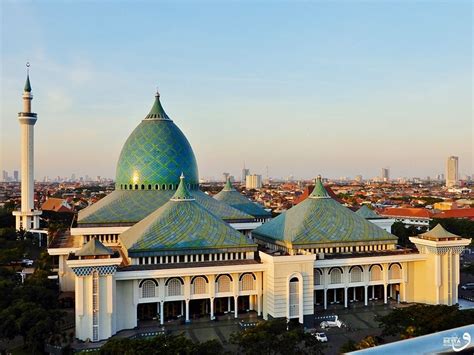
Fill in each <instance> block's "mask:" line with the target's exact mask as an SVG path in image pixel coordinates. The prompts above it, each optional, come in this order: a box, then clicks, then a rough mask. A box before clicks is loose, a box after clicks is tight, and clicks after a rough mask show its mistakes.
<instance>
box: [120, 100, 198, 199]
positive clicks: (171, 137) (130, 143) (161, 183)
mask: <svg viewBox="0 0 474 355" xmlns="http://www.w3.org/2000/svg"><path fill="white" fill-rule="evenodd" d="M181 173H183V174H184V176H186V180H187V183H188V184H189V185H190V187H191V188H197V186H198V183H199V175H198V168H197V164H196V158H195V157H194V152H193V149H192V148H191V145H190V144H189V142H188V140H187V139H186V137H185V136H184V134H183V132H181V130H180V129H179V128H178V126H176V125H175V124H174V123H173V121H172V120H171V119H170V118H169V117H168V115H167V114H166V112H165V111H164V110H163V107H162V106H161V103H160V96H159V94H157V95H156V99H155V103H154V104H153V107H152V108H151V111H150V113H149V114H148V115H147V116H146V118H145V119H144V120H143V121H142V122H141V123H140V124H139V125H138V126H137V128H135V130H134V131H133V132H132V134H131V135H130V136H129V137H128V139H127V141H126V142H125V144H124V146H123V148H122V151H121V153H120V157H119V160H118V163H117V175H116V179H115V181H116V188H117V189H120V190H169V189H176V187H177V186H178V184H179V181H180V179H179V177H180V176H181Z"/></svg>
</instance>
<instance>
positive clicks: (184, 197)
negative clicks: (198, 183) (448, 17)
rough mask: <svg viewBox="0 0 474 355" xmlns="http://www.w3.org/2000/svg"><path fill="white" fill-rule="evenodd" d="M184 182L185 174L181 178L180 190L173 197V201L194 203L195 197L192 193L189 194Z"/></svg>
mask: <svg viewBox="0 0 474 355" xmlns="http://www.w3.org/2000/svg"><path fill="white" fill-rule="evenodd" d="M184 180H185V178H184V174H183V173H181V176H180V177H179V185H178V188H177V189H176V192H175V193H174V195H173V197H171V201H194V197H193V195H191V192H189V190H188V187H187V186H186V183H185V181H184Z"/></svg>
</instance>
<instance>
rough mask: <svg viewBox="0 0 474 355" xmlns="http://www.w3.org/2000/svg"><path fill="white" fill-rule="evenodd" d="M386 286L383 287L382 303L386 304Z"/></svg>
mask: <svg viewBox="0 0 474 355" xmlns="http://www.w3.org/2000/svg"><path fill="white" fill-rule="evenodd" d="M387 286H388V285H387V284H384V285H383V303H385V304H387Z"/></svg>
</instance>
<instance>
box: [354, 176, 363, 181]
mask: <svg viewBox="0 0 474 355" xmlns="http://www.w3.org/2000/svg"><path fill="white" fill-rule="evenodd" d="M354 180H355V181H357V182H362V175H356V176H355V179H354Z"/></svg>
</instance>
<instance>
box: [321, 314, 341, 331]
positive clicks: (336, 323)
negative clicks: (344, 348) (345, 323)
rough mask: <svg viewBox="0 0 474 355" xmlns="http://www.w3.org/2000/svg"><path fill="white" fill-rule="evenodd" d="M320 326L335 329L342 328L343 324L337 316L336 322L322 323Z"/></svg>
mask: <svg viewBox="0 0 474 355" xmlns="http://www.w3.org/2000/svg"><path fill="white" fill-rule="evenodd" d="M319 326H320V327H321V328H323V329H326V328H334V327H338V328H340V327H342V322H341V321H340V320H339V318H338V317H337V316H335V317H334V320H325V321H322V322H321V324H320V325H319Z"/></svg>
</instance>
